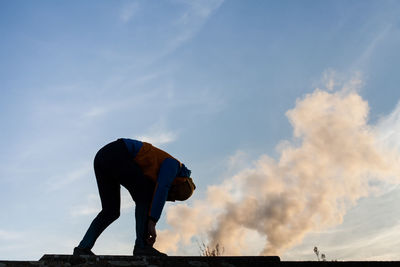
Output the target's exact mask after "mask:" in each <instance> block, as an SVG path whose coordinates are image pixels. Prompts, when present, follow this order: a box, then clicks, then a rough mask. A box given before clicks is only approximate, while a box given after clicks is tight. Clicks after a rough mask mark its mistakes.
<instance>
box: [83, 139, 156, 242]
mask: <svg viewBox="0 0 400 267" xmlns="http://www.w3.org/2000/svg"><path fill="white" fill-rule="evenodd" d="M94 171H95V175H96V180H97V186H98V189H99V194H100V199H101V206H102V210H101V211H100V213H99V214H98V215H97V216H96V218H94V220H93V222H92V223H91V225H90V226H89V229H88V230H87V232H86V234H85V236H84V237H83V239H82V241H81V242H80V244H79V247H80V248H87V249H91V248H92V247H93V246H94V243H95V242H96V240H97V238H98V237H99V236H100V234H101V233H102V232H103V231H104V229H106V228H107V227H108V226H109V225H110V224H111V223H112V222H113V221H115V220H116V219H118V217H119V215H120V205H121V197H120V186H121V185H122V186H124V187H125V188H126V189H127V190H128V191H129V193H130V194H131V196H132V198H133V200H134V201H135V204H136V207H135V220H136V241H135V245H136V246H139V247H143V246H144V245H145V244H146V239H147V237H148V229H147V223H148V212H149V209H150V204H151V199H152V196H153V191H154V182H153V181H151V180H150V179H148V178H146V177H144V176H143V173H142V171H141V169H140V168H139V166H138V165H137V164H136V163H135V162H134V160H133V159H132V156H131V155H130V154H129V152H128V150H127V148H126V146H125V143H124V141H123V140H121V139H118V140H116V141H114V142H112V143H110V144H108V145H106V146H104V147H103V148H101V149H100V150H99V151H98V152H97V154H96V157H95V159H94Z"/></svg>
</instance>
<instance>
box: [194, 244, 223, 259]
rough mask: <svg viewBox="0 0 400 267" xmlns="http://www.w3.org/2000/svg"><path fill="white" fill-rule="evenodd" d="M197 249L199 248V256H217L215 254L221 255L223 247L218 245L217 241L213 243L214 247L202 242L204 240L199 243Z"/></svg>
mask: <svg viewBox="0 0 400 267" xmlns="http://www.w3.org/2000/svg"><path fill="white" fill-rule="evenodd" d="M199 249H200V256H206V257H217V256H222V254H224V248H223V247H222V249H221V247H220V245H219V244H218V243H217V244H216V245H215V248H211V247H209V246H208V245H206V244H204V242H202V243H201V245H200V244H199Z"/></svg>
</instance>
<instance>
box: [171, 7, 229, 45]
mask: <svg viewBox="0 0 400 267" xmlns="http://www.w3.org/2000/svg"><path fill="white" fill-rule="evenodd" d="M176 2H178V3H181V4H182V5H184V6H185V7H186V9H185V11H184V12H183V13H182V14H181V16H180V17H178V18H177V20H176V21H175V23H174V26H175V27H176V28H177V34H175V36H173V37H172V38H171V39H170V40H169V41H168V43H167V47H168V48H169V49H170V50H175V49H176V48H178V47H179V46H181V45H182V44H183V43H185V42H187V41H188V40H190V39H191V38H193V37H194V36H195V34H196V33H197V32H198V31H199V30H200V29H201V28H202V26H203V25H204V24H205V22H206V21H207V19H208V18H209V17H210V16H211V15H212V14H213V13H214V12H215V11H216V10H217V9H218V8H219V7H220V6H221V5H222V4H223V2H224V0H206V1H197V0H196V1H187V0H177V1H176Z"/></svg>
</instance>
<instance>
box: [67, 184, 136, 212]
mask: <svg viewBox="0 0 400 267" xmlns="http://www.w3.org/2000/svg"><path fill="white" fill-rule="evenodd" d="M133 207H134V202H133V200H132V197H131V195H130V194H129V192H128V191H127V190H125V189H122V190H121V207H120V210H121V212H127V211H128V210H130V209H131V208H133ZM100 210H101V201H100V197H99V195H98V194H90V195H88V196H87V197H86V201H85V203H83V204H79V205H76V206H74V207H72V209H70V214H71V216H73V217H78V216H89V215H95V214H97V213H98V212H100Z"/></svg>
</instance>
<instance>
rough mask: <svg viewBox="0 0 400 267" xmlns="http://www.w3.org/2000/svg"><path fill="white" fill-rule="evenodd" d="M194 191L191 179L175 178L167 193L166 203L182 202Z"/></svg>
mask: <svg viewBox="0 0 400 267" xmlns="http://www.w3.org/2000/svg"><path fill="white" fill-rule="evenodd" d="M195 189H196V185H195V184H194V182H193V180H192V178H190V177H176V178H175V180H174V182H173V183H172V185H171V188H170V189H169V191H168V197H167V200H168V201H176V200H179V201H184V200H186V199H188V198H190V197H191V196H192V194H193V192H194V190H195Z"/></svg>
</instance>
